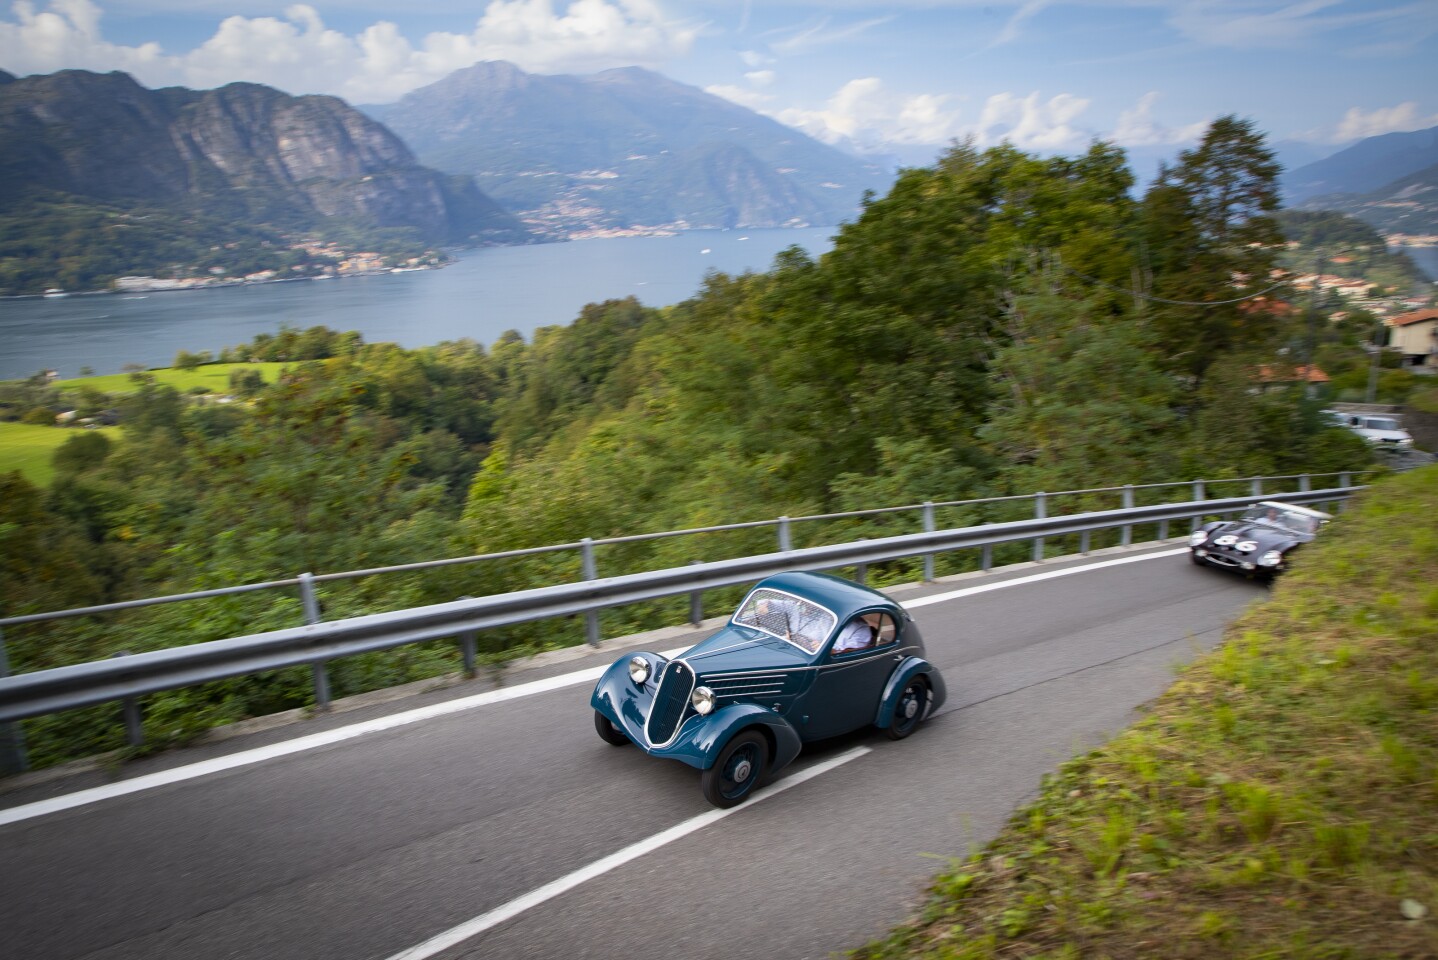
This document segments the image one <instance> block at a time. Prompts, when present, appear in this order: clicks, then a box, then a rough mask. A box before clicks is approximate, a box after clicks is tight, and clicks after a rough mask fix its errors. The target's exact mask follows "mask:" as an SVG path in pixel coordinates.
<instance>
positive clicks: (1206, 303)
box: [1059, 263, 1288, 307]
mask: <svg viewBox="0 0 1438 960" xmlns="http://www.w3.org/2000/svg"><path fill="white" fill-rule="evenodd" d="M1059 267H1060V268H1061V269H1062V270H1063V271H1064V272H1066V273H1071V274H1073V275H1074V276H1076V277H1078V278H1080V279H1082V280H1087V281H1088V282H1089V283H1096V284H1098V285H1099V286H1100V287H1105V288H1107V289H1109V290H1113V291H1114V292H1115V293H1121V294H1123V295H1124V296H1126V297H1135V298H1137V299H1139V300H1147V301H1149V302H1150V303H1170V304H1173V305H1174V306H1178V307H1222V306H1227V305H1228V304H1230V303H1242V302H1243V301H1245V300H1255V299H1257V298H1258V297H1261V296H1263V295H1264V294H1267V293H1272V292H1273V291H1274V290H1277V289H1278V288H1279V287H1281V286H1284V285H1285V284H1287V283H1288V281H1287V280H1280V281H1279V282H1278V283H1275V284H1274V285H1273V286H1271V287H1268V288H1267V289H1264V290H1260V291H1258V292H1257V293H1250V294H1249V295H1248V296H1246V297H1234V298H1233V299H1232V300H1169V299H1166V298H1164V297H1155V296H1152V295H1151V294H1147V293H1139V292H1138V291H1137V290H1125V289H1124V288H1123V287H1116V286H1114V285H1113V284H1111V283H1104V282H1103V281H1102V280H1099V279H1098V278H1096V277H1090V276H1089V275H1087V274H1084V273H1079V272H1078V271H1077V270H1075V269H1073V268H1072V267H1069V266H1066V265H1064V264H1063V263H1060V264H1059Z"/></svg>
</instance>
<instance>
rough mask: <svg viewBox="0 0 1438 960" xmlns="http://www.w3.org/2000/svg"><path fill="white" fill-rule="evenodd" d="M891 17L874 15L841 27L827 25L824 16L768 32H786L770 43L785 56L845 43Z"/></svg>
mask: <svg viewBox="0 0 1438 960" xmlns="http://www.w3.org/2000/svg"><path fill="white" fill-rule="evenodd" d="M892 19H894V18H893V17H891V16H890V17H875V18H874V19H872V20H862V21H859V22H857V23H850V24H846V25H844V26H842V27H833V28H831V27H830V26H829V18H828V17H824V18H823V19H822V20H819V21H818V22H816V23H811V24H807V25H804V26H800V27H796V28H788V29H785V30H771V31H769V33H770V34H771V35H772V34H775V33H788V34H789V35H788V36H786V37H784V39H782V40H776V41H774V43H772V44H770V47H771V48H772V49H773V50H774V52H775V53H779V54H783V55H786V56H789V55H793V54H798V53H806V52H808V51H810V50H813V49H816V48H818V47H827V46H829V45H831V44H835V43H845V42H847V41H849V40H851V39H853V38H854V37H857V36H860V35H861V34H864V33H867V32H868V31H870V30H872V29H873V28H874V27H878V26H882V25H883V24H886V23H888V22H889V21H890V20H892Z"/></svg>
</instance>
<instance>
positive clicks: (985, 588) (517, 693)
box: [0, 547, 1188, 827]
mask: <svg viewBox="0 0 1438 960" xmlns="http://www.w3.org/2000/svg"><path fill="white" fill-rule="evenodd" d="M1187 550H1188V548H1187V547H1178V548H1176V549H1173V550H1164V551H1161V552H1157V553H1146V554H1143V555H1142V556H1137V557H1121V558H1119V559H1115V560H1105V561H1103V562H1101V563H1092V564H1084V565H1081V566H1075V567H1065V568H1064V569H1062V570H1049V571H1046V572H1044V573H1036V574H1032V575H1030V576H1027V577H1018V578H1016V579H1013V580H1001V581H999V582H997V583H987V584H982V585H980V586H976V587H965V588H963V589H961V590H954V591H950V592H948V593H940V594H935V595H934V596H930V597H919V598H917V599H914V600H910V601H908V602H907V603H904V604H902V606H903V607H905V608H906V609H913V608H915V607H924V606H928V605H929V604H931V603H943V602H944V601H947V600H956V599H959V598H960V597H968V596H973V595H974V594H978V593H988V592H989V591H991V590H1002V589H1004V588H1006V587H1017V586H1021V585H1023V584H1028V583H1036V582H1038V581H1040V580H1051V579H1053V578H1055V577H1066V576H1070V575H1072V574H1076V573H1086V572H1088V571H1090V570H1102V569H1104V568H1105V567H1113V566H1118V565H1119V564H1124V563H1138V562H1140V561H1143V560H1153V559H1155V558H1158V557H1171V556H1176V555H1178V554H1180V553H1185V552H1187ZM687 649H688V647H682V648H679V649H677V650H668V651H665V652H664V653H662V654H661V656H664V657H666V658H673V657H675V656H677V655H679V654H680V653H683V652H684V650H687ZM607 669H609V665H608V664H605V665H603V666H598V667H591V668H589V669H587V670H579V671H576V672H574V673H566V674H561V675H560V676H557V677H548V678H546V679H544V680H535V681H532V682H530V683H522V684H519V685H518V686H514V687H505V688H502V689H499V690H488V691H486V692H484V693H478V694H475V695H474V696H472V697H461V698H459V699H456V700H449V701H446V702H444V703H437V704H434V705H433V706H429V707H421V708H419V709H418V710H408V711H406V712H404V713H397V714H394V715H393V716H388V717H379V718H377V719H374V720H366V721H364V722H362V723H356V724H353V725H352V726H348V727H341V728H338V729H335V730H327V731H325V732H324V733H316V734H311V735H310V736H307V737H299V738H297V739H295V740H287V741H285V742H283V743H276V744H271V745H270V746H267V747H257V748H255V749H253V750H244V751H241V752H239V753H232V754H229V755H228V756H224V757H216V758H215V759H213V760H203V761H201V762H199V763H192V764H188V765H186V766H183V767H176V768H174V769H173V770H162V771H160V772H158V773H150V774H146V775H144V776H140V777H135V778H134V779H132V780H121V781H119V782H117V783H109V784H105V785H104V786H102V787H91V788H89V789H86V790H77V791H76V792H74V793H68V794H65V795H63V796H59V797H51V798H50V799H48V800H38V801H36V802H34V803H27V804H23V805H21V806H17V807H11V808H9V809H8V810H0V827H3V826H5V825H6V824H10V823H18V822H20V821H22V820H30V819H33V818H35V817H43V816H47V815H49V814H52V813H59V812H60V811H62V810H72V809H74V808H75V807H83V806H87V805H89V804H92V803H99V802H101V801H103V800H110V799H113V798H115V797H123V796H127V795H129V794H132V793H139V792H141V791H143V790H152V789H154V788H156V787H163V786H168V785H169V784H172V783H181V782H183V781H185V780H193V779H196V778H198V777H207V776H209V775H211V774H215V773H223V772H224V771H226V770H234V769H236V768H238V767H247V766H250V765H252V764H256V763H263V762H264V761H266V760H273V759H275V758H277V757H285V756H289V755H290V754H294V753H302V752H304V751H306V750H313V749H316V748H318V747H326V746H329V745H330V744H334V743H342V742H343V741H345V740H353V739H354V738H356V737H363V736H366V735H368V734H371V733H378V732H380V731H382V730H391V729H394V728H395V727H402V726H405V725H407V724H411V723H419V722H421V721H424V720H431V719H434V718H435V717H442V716H446V715H448V714H451V713H460V712H462V711H465V710H473V709H475V708H476V707H484V706H488V705H490V704H492V703H503V702H504V701H506V700H515V699H518V698H519V697H528V696H533V695H535V694H539V693H549V692H551V691H554V690H562V689H564V688H565V687H572V686H575V685H577V684H581V683H588V682H592V681H596V680H598V679H599V678H600V677H601V676H602V675H603V674H604V671H605V670H607Z"/></svg>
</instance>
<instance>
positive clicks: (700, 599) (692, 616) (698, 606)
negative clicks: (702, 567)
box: [689, 560, 704, 627]
mask: <svg viewBox="0 0 1438 960" xmlns="http://www.w3.org/2000/svg"><path fill="white" fill-rule="evenodd" d="M703 562H704V561H703V560H690V561H689V565H690V566H691V567H692V566H694V565H695V564H697V563H703ZM689 622H690V623H692V624H693V625H694V626H696V627H697V626H699V624H701V623H703V622H704V591H703V590H695V591H694V592H693V593H691V594H689Z"/></svg>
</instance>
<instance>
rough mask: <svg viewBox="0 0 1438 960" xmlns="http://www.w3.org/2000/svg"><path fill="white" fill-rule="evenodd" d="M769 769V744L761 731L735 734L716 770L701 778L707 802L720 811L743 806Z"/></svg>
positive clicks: (707, 772) (708, 771)
mask: <svg viewBox="0 0 1438 960" xmlns="http://www.w3.org/2000/svg"><path fill="white" fill-rule="evenodd" d="M768 769H769V741H768V740H766V739H764V735H763V734H762V733H760V732H759V731H758V730H752V729H751V730H744V731H741V732H740V733H737V734H735V735H734V736H733V737H731V738H730V739H729V742H728V743H726V744H724V749H722V750H720V751H719V758H718V759H717V760H715V761H714V766H712V767H710V768H709V769H708V770H705V771H704V773H703V774H702V775H701V776H700V777H699V789H701V790H702V791H704V799H705V800H708V801H709V802H710V803H712V804H714V806H716V807H732V806H735V805H736V804H740V803H743V802H744V801H745V800H746V799H748V797H749V794H750V793H752V792H754V788H755V787H756V786H757V785H758V784H759V781H760V780H761V779H763V777H764V773H765V771H767V770H768Z"/></svg>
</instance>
